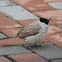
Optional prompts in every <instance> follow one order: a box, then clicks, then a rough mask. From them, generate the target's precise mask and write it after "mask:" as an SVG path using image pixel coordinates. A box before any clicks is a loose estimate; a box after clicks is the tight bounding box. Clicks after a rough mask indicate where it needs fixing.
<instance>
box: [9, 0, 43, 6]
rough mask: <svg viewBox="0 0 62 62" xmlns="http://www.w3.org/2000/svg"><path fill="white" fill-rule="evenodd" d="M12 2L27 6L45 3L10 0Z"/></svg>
mask: <svg viewBox="0 0 62 62" xmlns="http://www.w3.org/2000/svg"><path fill="white" fill-rule="evenodd" d="M10 1H12V2H14V3H16V4H19V5H22V6H23V5H25V4H34V5H35V4H41V3H43V1H42V0H36V1H35V0H10Z"/></svg>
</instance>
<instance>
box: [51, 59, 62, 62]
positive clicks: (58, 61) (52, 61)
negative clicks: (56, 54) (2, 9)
mask: <svg viewBox="0 0 62 62" xmlns="http://www.w3.org/2000/svg"><path fill="white" fill-rule="evenodd" d="M51 62H62V59H56V60H51Z"/></svg>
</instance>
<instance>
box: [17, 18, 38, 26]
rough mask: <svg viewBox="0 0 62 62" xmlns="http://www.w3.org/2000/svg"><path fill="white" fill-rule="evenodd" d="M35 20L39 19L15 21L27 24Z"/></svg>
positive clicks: (23, 24)
mask: <svg viewBox="0 0 62 62" xmlns="http://www.w3.org/2000/svg"><path fill="white" fill-rule="evenodd" d="M37 20H39V19H28V20H20V21H17V22H18V23H19V24H21V25H22V26H27V25H28V24H30V23H33V22H35V21H37Z"/></svg>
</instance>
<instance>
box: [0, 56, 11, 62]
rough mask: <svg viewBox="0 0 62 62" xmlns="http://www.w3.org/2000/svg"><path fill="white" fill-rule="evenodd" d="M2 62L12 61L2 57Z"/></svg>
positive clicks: (0, 60) (0, 57)
mask: <svg viewBox="0 0 62 62" xmlns="http://www.w3.org/2000/svg"><path fill="white" fill-rule="evenodd" d="M0 62H12V61H10V60H9V59H7V58H5V57H3V56H0Z"/></svg>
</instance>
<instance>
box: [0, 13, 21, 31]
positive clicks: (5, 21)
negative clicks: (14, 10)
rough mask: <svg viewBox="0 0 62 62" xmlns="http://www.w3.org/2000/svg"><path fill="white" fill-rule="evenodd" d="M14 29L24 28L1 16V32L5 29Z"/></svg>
mask: <svg viewBox="0 0 62 62" xmlns="http://www.w3.org/2000/svg"><path fill="white" fill-rule="evenodd" d="M14 27H22V26H21V25H19V24H17V23H16V22H14V21H12V20H11V19H10V18H8V17H6V16H4V15H2V14H0V30H2V29H4V28H14Z"/></svg>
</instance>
